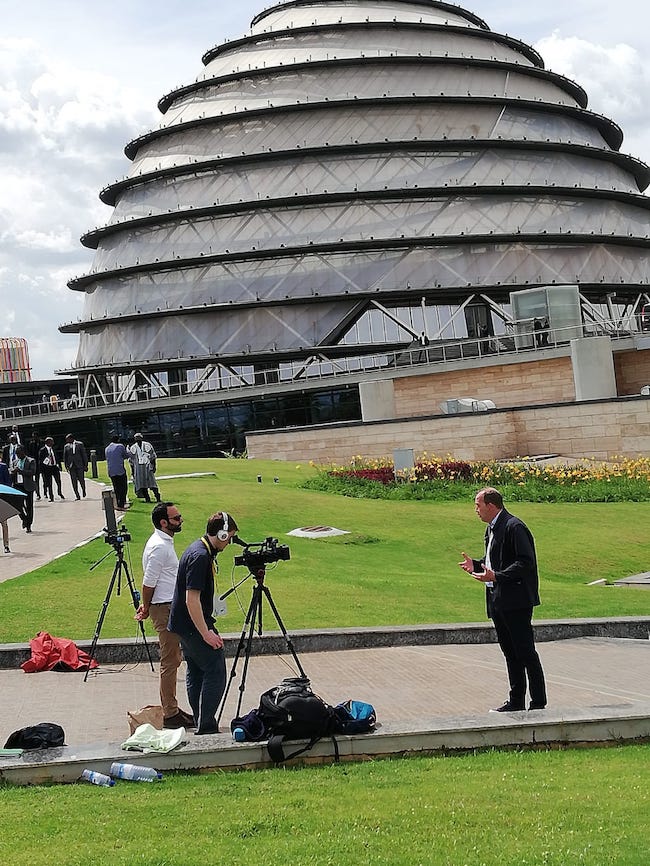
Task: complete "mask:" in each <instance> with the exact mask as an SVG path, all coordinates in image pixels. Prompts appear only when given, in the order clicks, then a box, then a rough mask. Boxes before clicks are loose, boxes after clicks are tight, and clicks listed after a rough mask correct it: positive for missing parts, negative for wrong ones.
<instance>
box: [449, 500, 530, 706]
mask: <svg viewBox="0 0 650 866" xmlns="http://www.w3.org/2000/svg"><path fill="white" fill-rule="evenodd" d="M474 504H475V510H476V513H477V515H478V517H479V518H480V519H481V520H482V521H483V523H487V529H486V532H485V555H484V556H483V557H482V558H481V559H472V558H471V557H470V556H468V555H467V554H466V553H464V552H463V553H462V554H461V556H462V557H463V559H462V560H461V562H459V565H460V567H461V568H462V569H463V570H464V571H466V572H467V573H468V574H471V575H472V577H474V578H475V579H476V580H478V581H480V582H481V583H484V584H485V589H486V598H487V613H488V616H489V617H490V618H491V619H492V621H493V622H494V627H495V629H496V633H497V639H498V641H499V646H500V647H501V651H502V652H503V655H504V656H505V660H506V667H507V670H508V679H509V681H510V694H509V696H508V700H507V701H506V702H505V703H504V704H502V706H500V707H496V708H495V710H494V711H495V712H498V713H506V712H513V711H517V710H523V709H525V708H526V682H528V690H529V692H530V704H529V706H528V709H529V710H543V709H544V707H545V706H546V683H545V680H544V671H543V670H542V663H541V662H540V660H539V656H538V654H537V650H536V649H535V638H534V635H533V626H532V617H533V608H534V607H536V606H537V605H538V604H539V603H540V601H539V577H538V574H537V556H536V554H535V542H534V540H533V536H532V533H531V532H530V530H529V529H528V527H527V526H526V524H525V523H524V522H523V521H522V520H520V519H519V518H518V517H515V516H514V514H510V513H509V512H508V511H506V509H505V508H504V507H503V497H502V496H501V494H500V493H499V491H498V490H495V489H494V488H493V487H486V488H485V489H483V490H479V492H478V493H477V494H476V498H475V499H474Z"/></svg>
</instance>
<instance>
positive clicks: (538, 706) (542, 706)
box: [528, 701, 546, 710]
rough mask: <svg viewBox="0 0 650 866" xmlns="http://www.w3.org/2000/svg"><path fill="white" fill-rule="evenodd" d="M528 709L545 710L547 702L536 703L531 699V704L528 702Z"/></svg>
mask: <svg viewBox="0 0 650 866" xmlns="http://www.w3.org/2000/svg"><path fill="white" fill-rule="evenodd" d="M528 709H529V710H545V709H546V704H535V703H533V702H532V701H531V702H530V704H528Z"/></svg>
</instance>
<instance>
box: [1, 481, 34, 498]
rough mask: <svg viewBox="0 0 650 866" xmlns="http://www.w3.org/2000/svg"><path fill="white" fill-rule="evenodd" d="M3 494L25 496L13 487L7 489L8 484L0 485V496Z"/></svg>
mask: <svg viewBox="0 0 650 866" xmlns="http://www.w3.org/2000/svg"><path fill="white" fill-rule="evenodd" d="M3 493H5V494H6V495H7V496H27V494H26V493H23V491H22V490H17V489H16V488H15V487H9V485H8V484H0V496H2V494H3Z"/></svg>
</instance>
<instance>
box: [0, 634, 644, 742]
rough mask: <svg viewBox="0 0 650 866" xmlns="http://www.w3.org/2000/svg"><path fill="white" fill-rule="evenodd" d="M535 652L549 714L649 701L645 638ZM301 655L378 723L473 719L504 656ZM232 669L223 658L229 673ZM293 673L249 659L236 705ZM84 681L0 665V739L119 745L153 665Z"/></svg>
mask: <svg viewBox="0 0 650 866" xmlns="http://www.w3.org/2000/svg"><path fill="white" fill-rule="evenodd" d="M539 652H540V655H541V657H542V661H543V664H544V667H545V671H546V675H547V680H548V692H549V706H550V707H552V708H553V710H554V711H556V712H560V713H561V712H562V710H563V709H564V710H565V711H566V712H567V713H569V712H573V711H575V710H577V709H588V708H593V709H596V708H598V707H603V708H605V707H612V706H619V707H622V706H633V705H635V704H641V703H648V702H650V680H649V679H648V676H647V672H648V664H649V662H650V642H646V641H635V640H623V639H607V638H578V639H574V640H566V641H557V642H549V643H543V644H540V645H539ZM300 661H301V664H302V666H303V668H304V670H305V672H306V673H307V675H308V676H309V677H310V678H311V680H312V685H313V687H314V690H315V691H317V692H318V693H319V694H320V695H321V696H322V697H323V698H324V699H325V700H327V701H328V702H330V703H337V702H339V701H343V700H346V699H347V698H358V699H361V700H367V701H369V702H370V703H372V704H374V705H375V707H376V709H377V713H378V718H379V721H380V722H381V721H383V722H398V723H399V722H403V723H408V722H409V721H412V720H414V719H421V718H435V717H449V716H461V717H467V716H470V717H476V718H480V717H483V716H484V715H485V714H486V713H487V711H488V710H489V708H490V707H492V706H497V705H498V704H500V703H501V702H502V701H503V700H504V699H505V697H506V694H507V689H506V676H505V668H504V664H503V659H502V657H501V653H500V650H499V648H498V647H497V646H496V645H494V644H487V645H447V646H414V647H389V648H385V649H361V650H348V651H345V652H327V653H308V654H303V655H302V656H300ZM289 662H291V666H289V664H288V663H289ZM231 665H232V662H231V660H229V662H228V673H229V674H230V671H231ZM242 667H243V660H240V663H239V665H238V669H237V672H236V677H235V678H234V679H232V680H230V689H229V695H228V702H227V705H226V708H225V711H224V714H223V719H222V730H223V729H225V730H227V729H228V728H229V722H230V719H231V718H232V717H233V716H234V715H235V712H236V706H237V702H238V699H239V697H240V691H239V688H240V685H241V679H240V677H241V672H242ZM295 673H296V671H295V670H293V660H292V659H291V658H289V657H279V656H255V657H252V658H251V660H250V665H249V670H248V676H247V682H246V689H245V692H244V694H243V698H242V704H241V706H242V710H243V711H244V712H246V711H248V710H249V709H251V708H252V707H254V706H257V703H258V701H259V696H260V694H261V693H262V692H263V691H264V690H265V689H267V688H270V687H271V686H273V685H275V684H276V683H277V682H279V681H280V680H281V679H282V678H283V677H285V676H292V675H294V674H295ZM83 677H84V675H83V673H54V672H45V673H37V674H24V673H23V672H22V671H7V670H3V671H0V689H2V694H3V701H2V705H1V706H0V740H1V741H2V743H4V741H5V740H6V738H7V737H8V735H9V734H10V733H11V731H13V730H16V729H18V728H21V727H24V726H26V725H31V724H35V723H37V722H42V721H49V722H57V723H59V724H60V725H61V726H62V727H63V729H64V730H65V732H66V742H67V743H68V744H69V745H84V744H88V743H98V742H113V743H119V742H122V741H123V740H124V739H126V737H127V736H128V734H129V728H128V723H127V718H126V713H127V710H137V709H139V708H140V707H143V706H145V705H147V704H157V703H159V700H158V666H157V665H155V671H153V672H152V671H151V669H150V668H149V665H148V663H146V662H145V663H140V664H137V665H129V666H124V667H122V668H120V667H119V666H109V665H107V666H102V667H100V668H99V669H98V670H97V671H96V672H91V673H90V675H89V677H88V680H87V682H84V680H83ZM183 677H184V668H183V667H181V669H180V671H179V684H178V696H179V699H180V701H181V704H182V705H184V706H185V707H186V708H187V702H186V700H185V685H184V679H183Z"/></svg>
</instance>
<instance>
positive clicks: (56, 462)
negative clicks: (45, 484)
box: [38, 445, 61, 471]
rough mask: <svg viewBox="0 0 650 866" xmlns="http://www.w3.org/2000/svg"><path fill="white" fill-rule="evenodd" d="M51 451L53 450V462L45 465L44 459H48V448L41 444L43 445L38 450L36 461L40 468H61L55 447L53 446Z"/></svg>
mask: <svg viewBox="0 0 650 866" xmlns="http://www.w3.org/2000/svg"><path fill="white" fill-rule="evenodd" d="M52 451H53V452H54V464H51V465H49V466H46V465H45V462H44V461H45V460H46V459H49V456H50V450H49V448H48V447H47V445H43V447H42V448H41V449H40V450H39V452H38V463H39V466H40V467H41V469H45V470H46V471H47V470H48V469H54V468H55V467H58V468H59V469H60V468H61V460H60V458H59V457H57V456H56V449H55V448H53V449H52Z"/></svg>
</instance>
